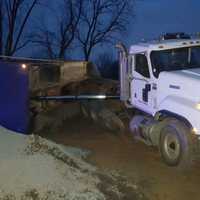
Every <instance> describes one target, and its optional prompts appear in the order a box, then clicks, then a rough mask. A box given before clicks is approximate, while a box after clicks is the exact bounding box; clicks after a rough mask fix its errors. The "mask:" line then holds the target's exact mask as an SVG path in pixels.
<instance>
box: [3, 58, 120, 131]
mask: <svg viewBox="0 0 200 200" xmlns="http://www.w3.org/2000/svg"><path fill="white" fill-rule="evenodd" d="M0 76H1V78H0V91H1V99H0V126H4V127H6V128H8V129H10V130H13V131H15V132H19V133H24V134H26V133H29V132H32V131H34V132H37V131H40V130H42V129H43V128H44V127H46V126H47V125H48V124H50V125H56V124H59V123H60V122H62V121H63V120H66V116H69V117H72V116H73V115H77V114H80V113H81V112H82V113H83V114H84V115H85V114H86V112H87V115H88V116H90V117H91V118H92V119H93V120H94V121H95V122H97V121H98V123H99V121H102V120H104V121H105V124H108V119H109V120H111V118H112V117H111V116H113V119H116V120H114V121H117V123H118V121H119V120H118V118H117V117H116V115H115V114H114V111H113V110H112V109H111V107H112V108H114V107H115V109H114V110H115V111H116V110H119V109H118V105H117V106H113V105H114V104H113V102H111V103H109V102H105V101H104V100H105V98H103V97H106V95H108V96H109V99H117V98H116V97H117V96H118V95H119V91H118V88H119V87H118V82H117V81H113V80H108V79H103V78H102V77H101V76H100V75H99V73H98V70H97V69H96V68H95V66H94V65H93V64H92V63H89V62H82V61H67V62H64V61H51V60H33V59H21V58H20V59H19V58H7V57H6V58H5V57H2V58H0ZM105 94H106V95H105ZM79 95H81V96H79ZM63 96H65V97H64V98H65V99H64V101H63ZM95 96H99V97H101V98H100V99H98V97H97V99H98V101H95V98H93V97H95ZM38 97H42V98H38ZM79 97H80V98H79ZM91 97H92V98H91ZM70 98H71V99H70ZM84 99H86V101H84ZM87 99H88V100H89V101H88V100H87ZM52 100H53V101H52ZM68 100H72V102H70V103H69V101H68ZM73 100H76V101H74V102H73ZM82 100H83V101H82ZM111 101H112V100H111ZM66 102H67V104H66ZM110 105H112V106H110ZM120 109H121V108H120ZM56 113H57V114H56ZM102 116H103V117H102ZM105 116H107V117H106V118H105ZM104 118H105V119H104ZM112 121H113V120H112ZM110 124H112V123H110ZM115 124H116V123H115ZM118 124H119V123H118ZM110 127H111V126H110V125H109V129H110ZM112 127H113V126H112ZM117 129H118V127H117Z"/></svg>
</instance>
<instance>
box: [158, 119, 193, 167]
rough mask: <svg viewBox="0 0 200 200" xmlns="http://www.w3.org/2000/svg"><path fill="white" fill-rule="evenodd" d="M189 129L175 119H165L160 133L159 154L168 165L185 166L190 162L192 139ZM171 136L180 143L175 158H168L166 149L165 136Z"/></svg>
mask: <svg viewBox="0 0 200 200" xmlns="http://www.w3.org/2000/svg"><path fill="white" fill-rule="evenodd" d="M190 134H191V133H190V129H189V128H188V127H187V126H186V125H185V124H184V123H182V122H180V121H179V120H177V119H173V118H172V119H167V120H165V122H164V124H163V126H162V129H161V134H160V144H159V147H160V154H161V157H162V159H163V161H164V162H165V163H166V164H167V165H168V166H174V167H175V166H179V167H181V168H187V167H188V166H191V164H192V156H193V155H192V139H191V135H190ZM169 136H173V137H174V138H176V139H177V141H178V144H179V145H180V146H179V147H180V151H178V155H177V156H176V157H175V158H173V159H172V158H170V156H168V153H167V150H166V148H165V147H166V142H167V141H166V140H167V137H169Z"/></svg>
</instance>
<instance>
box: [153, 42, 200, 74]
mask: <svg viewBox="0 0 200 200" xmlns="http://www.w3.org/2000/svg"><path fill="white" fill-rule="evenodd" d="M151 62H152V67H153V73H154V76H155V77H158V76H159V74H160V72H162V71H174V70H184V69H191V68H200V46H196V47H184V48H177V49H169V50H162V51H152V53H151Z"/></svg>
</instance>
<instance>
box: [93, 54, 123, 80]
mask: <svg viewBox="0 0 200 200" xmlns="http://www.w3.org/2000/svg"><path fill="white" fill-rule="evenodd" d="M95 64H96V65H97V67H98V70H99V72H100V73H101V76H102V77H104V78H109V79H115V80H118V79H119V63H118V60H117V59H115V58H114V56H113V55H112V54H111V53H110V52H104V53H101V54H100V55H99V56H98V57H97V58H96V61H95Z"/></svg>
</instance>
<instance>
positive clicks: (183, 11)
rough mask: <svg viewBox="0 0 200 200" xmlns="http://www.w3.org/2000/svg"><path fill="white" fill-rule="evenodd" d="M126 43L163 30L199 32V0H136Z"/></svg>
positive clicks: (155, 35)
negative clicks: (133, 17) (133, 16)
mask: <svg viewBox="0 0 200 200" xmlns="http://www.w3.org/2000/svg"><path fill="white" fill-rule="evenodd" d="M129 27H130V30H131V31H130V33H131V34H129V35H128V44H129V45H130V44H131V43H134V42H135V41H139V40H141V39H143V38H145V39H152V38H157V37H158V36H159V35H160V34H161V33H165V32H181V31H183V32H188V33H195V32H200V1H199V0H138V1H137V3H136V6H135V19H132V20H131V19H130V26H129Z"/></svg>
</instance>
